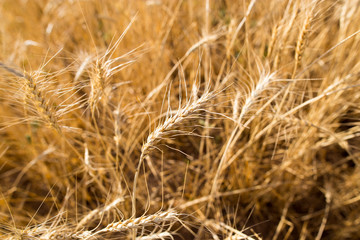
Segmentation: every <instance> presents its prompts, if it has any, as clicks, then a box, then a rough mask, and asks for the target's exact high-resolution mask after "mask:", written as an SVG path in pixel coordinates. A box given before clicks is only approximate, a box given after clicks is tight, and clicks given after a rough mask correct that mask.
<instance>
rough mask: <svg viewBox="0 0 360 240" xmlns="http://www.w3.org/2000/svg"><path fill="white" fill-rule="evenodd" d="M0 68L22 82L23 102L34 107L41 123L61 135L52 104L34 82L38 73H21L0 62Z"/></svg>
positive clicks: (36, 82)
mask: <svg viewBox="0 0 360 240" xmlns="http://www.w3.org/2000/svg"><path fill="white" fill-rule="evenodd" d="M0 67H2V68H3V69H5V70H6V71H8V72H10V73H11V74H13V75H15V76H17V77H19V78H20V79H22V80H23V82H24V87H25V91H24V92H25V101H26V102H27V103H31V104H32V105H34V107H35V109H34V110H35V112H36V114H38V115H39V117H40V119H41V120H42V121H44V122H46V123H48V124H49V125H50V126H51V127H53V128H54V129H56V130H57V131H58V132H59V133H61V128H60V126H59V124H58V116H57V113H56V109H55V107H54V106H53V104H52V103H50V101H49V100H48V99H46V97H45V94H44V93H43V90H41V88H40V87H39V84H38V81H37V80H36V79H37V77H38V75H39V74H40V73H36V72H35V73H32V74H29V73H26V72H25V73H21V72H19V71H17V70H15V69H13V68H11V67H9V66H7V65H5V64H4V63H1V62H0Z"/></svg>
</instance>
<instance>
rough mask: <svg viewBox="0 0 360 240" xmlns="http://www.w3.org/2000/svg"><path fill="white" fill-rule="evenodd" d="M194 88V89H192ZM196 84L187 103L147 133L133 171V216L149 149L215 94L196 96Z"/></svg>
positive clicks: (208, 93) (208, 92)
mask: <svg viewBox="0 0 360 240" xmlns="http://www.w3.org/2000/svg"><path fill="white" fill-rule="evenodd" d="M194 89H195V90H194ZM197 92H198V90H197V86H196V85H195V84H194V86H193V91H192V97H191V98H190V100H189V101H188V102H187V104H186V105H185V106H184V107H182V108H179V109H178V110H177V112H176V113H175V114H174V115H170V116H169V117H168V118H167V119H166V120H165V121H164V122H163V124H161V125H160V126H158V127H157V128H156V129H155V130H154V131H153V132H151V133H150V134H149V136H148V137H147V140H146V142H145V143H144V144H143V146H142V148H141V155H140V160H139V163H138V166H137V169H136V172H135V176H134V183H133V184H134V185H133V199H132V215H133V217H135V215H136V186H137V180H138V177H139V171H140V167H141V165H142V163H143V161H144V159H145V157H146V156H147V155H148V154H149V151H150V150H151V149H152V148H154V147H155V145H156V144H157V143H158V142H159V141H160V140H161V139H163V138H164V137H165V136H166V135H167V134H168V133H169V131H170V130H171V129H173V128H174V127H175V126H177V125H179V123H181V122H182V121H184V120H185V119H188V118H189V117H190V116H192V115H193V114H194V113H196V112H198V111H200V110H201V109H203V108H202V107H203V106H204V104H205V103H206V102H208V101H209V100H211V99H212V98H213V97H214V96H215V92H210V91H208V90H206V91H205V93H204V94H203V95H202V96H201V97H200V98H197Z"/></svg>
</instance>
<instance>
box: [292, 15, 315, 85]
mask: <svg viewBox="0 0 360 240" xmlns="http://www.w3.org/2000/svg"><path fill="white" fill-rule="evenodd" d="M312 18H313V15H312V11H310V12H309V13H308V14H307V15H306V19H305V22H304V24H303V26H302V29H301V31H300V34H299V37H298V40H297V42H296V48H295V66H294V70H293V74H292V78H294V77H295V74H296V70H297V68H298V66H299V64H300V61H301V59H302V56H303V53H304V50H305V45H306V39H307V37H308V35H309V34H308V33H309V30H310V26H311V20H312Z"/></svg>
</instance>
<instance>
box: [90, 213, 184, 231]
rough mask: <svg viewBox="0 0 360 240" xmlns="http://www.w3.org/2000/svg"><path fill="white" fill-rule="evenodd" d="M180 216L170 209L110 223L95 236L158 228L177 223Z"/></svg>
mask: <svg viewBox="0 0 360 240" xmlns="http://www.w3.org/2000/svg"><path fill="white" fill-rule="evenodd" d="M178 216H179V214H178V213H177V212H175V211H174V210H172V209H170V210H167V211H161V212H158V213H155V214H152V215H148V216H142V217H138V218H129V219H127V220H125V221H119V222H115V223H110V224H109V225H107V226H106V227H105V228H103V229H101V230H99V231H98V232H96V233H95V234H94V235H97V234H99V233H104V232H123V231H127V230H131V229H140V228H144V227H148V226H156V225H159V224H163V223H166V222H175V221H177V220H179V218H178Z"/></svg>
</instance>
